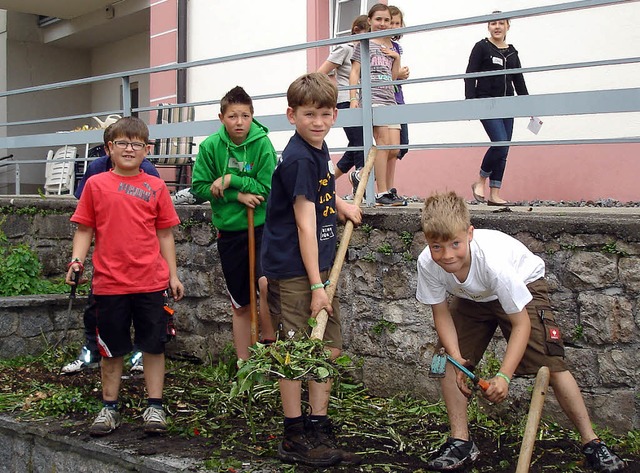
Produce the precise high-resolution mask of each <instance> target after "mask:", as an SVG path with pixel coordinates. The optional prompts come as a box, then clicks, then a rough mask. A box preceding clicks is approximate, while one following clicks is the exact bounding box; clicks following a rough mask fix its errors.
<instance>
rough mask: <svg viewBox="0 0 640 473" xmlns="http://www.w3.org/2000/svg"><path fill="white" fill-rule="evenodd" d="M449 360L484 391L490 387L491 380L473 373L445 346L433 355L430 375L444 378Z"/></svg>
mask: <svg viewBox="0 0 640 473" xmlns="http://www.w3.org/2000/svg"><path fill="white" fill-rule="evenodd" d="M447 361H448V362H449V363H451V364H452V365H453V366H455V367H456V368H458V369H459V370H460V371H462V372H463V373H464V374H465V375H466V376H467V377H468V378H469V379H470V380H471V381H472V382H473V384H475V385H477V386H480V388H481V389H482V390H483V391H486V390H487V389H488V388H489V382H488V381H487V380H485V379H482V378H480V377H478V376H476V375H475V374H473V373H472V372H471V371H470V370H469V369H468V368H467V367H466V366H464V365H462V363H460V362H458V361H457V360H455V359H454V358H452V357H451V355H449V354H447V353H446V352H445V351H444V348H441V349H440V350H439V351H438V353H436V354H434V355H433V358H432V360H431V370H430V371H429V376H430V377H432V378H444V373H445V370H446V364H447Z"/></svg>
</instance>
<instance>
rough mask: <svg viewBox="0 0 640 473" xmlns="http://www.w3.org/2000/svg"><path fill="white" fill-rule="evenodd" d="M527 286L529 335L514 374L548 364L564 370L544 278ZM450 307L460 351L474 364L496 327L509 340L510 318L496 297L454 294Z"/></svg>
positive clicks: (562, 348)
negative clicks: (479, 299)
mask: <svg viewBox="0 0 640 473" xmlns="http://www.w3.org/2000/svg"><path fill="white" fill-rule="evenodd" d="M527 288H528V289H529V292H531V295H532V296H533V300H532V301H531V302H529V304H527V306H526V309H527V312H528V313H529V320H530V321H531V335H530V336H529V343H528V344H527V348H526V350H525V352H524V356H523V357H522V360H521V361H520V364H519V365H518V368H517V369H516V374H520V375H524V374H536V373H537V372H538V369H539V368H540V367H541V366H548V367H549V370H550V371H552V372H556V371H566V369H567V366H566V364H565V362H564V343H563V342H562V336H561V333H560V329H559V328H558V326H557V324H556V323H555V316H554V314H553V312H552V311H551V305H550V303H549V294H548V292H549V291H548V289H549V288H548V285H547V282H546V281H545V280H544V279H538V280H537V281H533V282H532V283H529V284H528V285H527ZM449 309H450V311H451V316H452V317H453V322H454V324H455V326H456V330H457V332H458V343H459V345H460V352H461V354H462V356H463V357H464V358H465V359H467V360H469V362H470V364H471V365H472V366H473V367H475V366H476V365H477V364H478V363H479V362H480V360H481V359H482V355H483V354H484V352H485V350H486V349H487V346H488V345H489V342H490V341H491V338H492V337H493V334H494V333H495V331H496V328H497V327H500V330H501V331H502V334H503V335H504V337H505V338H506V339H507V340H509V337H510V335H511V322H510V321H509V316H508V315H507V314H506V313H505V312H504V310H502V306H501V305H500V302H499V301H497V300H495V301H491V302H474V301H471V300H468V299H461V298H459V297H454V298H453V299H452V301H451V303H450V304H449Z"/></svg>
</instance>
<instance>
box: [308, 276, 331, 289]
mask: <svg viewBox="0 0 640 473" xmlns="http://www.w3.org/2000/svg"><path fill="white" fill-rule="evenodd" d="M329 284H331V281H330V280H329V279H327V280H326V281H325V282H324V283H321V282H319V283H316V284H312V285H311V290H312V291H315V290H316V289H322V288H323V287H327V286H328V285H329Z"/></svg>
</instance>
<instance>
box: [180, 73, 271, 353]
mask: <svg viewBox="0 0 640 473" xmlns="http://www.w3.org/2000/svg"><path fill="white" fill-rule="evenodd" d="M218 118H219V119H220V121H221V122H222V125H223V126H221V127H220V129H219V130H218V131H217V132H216V133H214V134H213V135H211V136H209V137H208V138H207V139H206V140H204V141H203V142H202V143H201V144H200V148H199V152H198V158H197V159H196V163H195V165H194V168H193V176H192V180H191V181H192V182H191V189H192V193H193V194H194V195H196V196H197V197H200V198H202V199H205V200H208V201H209V202H211V210H212V216H211V220H212V221H213V225H214V226H215V227H216V228H217V229H218V244H217V246H218V253H219V254H220V261H221V263H222V272H223V273H224V278H225V281H226V283H227V292H228V293H229V297H230V298H231V307H232V310H233V342H234V345H235V348H236V353H237V355H238V358H240V359H243V360H246V359H248V358H249V346H250V345H251V322H250V318H251V314H250V307H249V301H250V299H249V297H250V294H249V292H250V291H249V283H250V282H249V244H248V234H247V228H248V222H247V208H248V207H250V208H253V209H254V225H255V245H256V250H255V251H256V253H255V254H256V255H260V246H261V242H262V229H263V226H264V219H265V214H266V204H267V203H266V199H267V196H268V195H269V192H270V190H271V175H272V174H273V170H274V169H275V166H276V161H277V155H276V151H275V149H274V147H273V145H272V144H271V141H270V140H269V138H268V136H267V133H268V132H269V130H268V129H267V128H266V127H265V126H263V125H261V124H260V123H258V121H257V120H255V119H254V118H253V101H252V100H251V97H250V96H249V95H248V94H247V93H246V92H245V91H244V89H243V88H242V87H237V86H236V87H234V88H233V89H231V90H230V91H229V92H227V93H226V95H225V96H224V97H222V100H221V101H220V113H219V114H218ZM255 259H256V263H255V265H256V268H255V275H256V277H257V278H258V288H259V291H260V312H259V314H260V327H261V336H262V340H263V341H268V340H275V332H274V330H273V327H272V325H271V317H270V314H269V309H268V306H267V302H266V297H267V279H266V277H264V275H263V273H262V267H261V264H260V258H255Z"/></svg>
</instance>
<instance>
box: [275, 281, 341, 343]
mask: <svg viewBox="0 0 640 473" xmlns="http://www.w3.org/2000/svg"><path fill="white" fill-rule="evenodd" d="M320 277H321V278H322V280H323V281H324V280H326V279H327V277H328V271H324V272H322V273H321V274H320ZM309 287H310V284H309V278H308V277H307V276H301V277H297V278H290V279H269V292H268V299H267V300H268V301H269V311H270V312H271V322H272V323H273V326H274V327H275V329H276V331H277V332H278V335H279V337H280V339H281V340H285V339H287V338H290V337H291V336H294V337H295V336H300V334H302V333H306V334H311V327H309V324H308V323H307V321H308V320H309V307H310V306H311V290H310V289H309ZM331 306H332V307H333V315H332V316H330V317H329V319H328V320H327V328H326V329H325V332H324V340H326V341H327V345H328V346H329V347H332V348H338V349H342V328H341V324H340V306H339V303H338V298H337V297H334V298H333V302H332V304H331ZM290 332H291V333H290ZM292 334H293V335H292Z"/></svg>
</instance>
